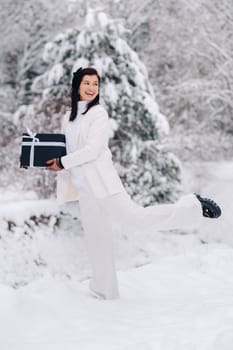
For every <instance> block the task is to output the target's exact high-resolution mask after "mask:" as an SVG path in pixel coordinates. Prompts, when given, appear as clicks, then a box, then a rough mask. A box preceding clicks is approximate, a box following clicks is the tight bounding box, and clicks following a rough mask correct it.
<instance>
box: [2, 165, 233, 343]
mask: <svg viewBox="0 0 233 350" xmlns="http://www.w3.org/2000/svg"><path fill="white" fill-rule="evenodd" d="M232 169H233V163H232V162H218V163H213V162H212V163H211V162H209V163H189V164H185V166H184V175H185V178H186V182H187V183H186V191H189V190H192V191H194V190H195V191H196V190H197V191H199V193H202V194H205V195H206V196H210V197H211V198H214V199H215V200H216V201H218V203H219V204H220V205H221V206H222V208H223V217H222V218H220V219H218V220H208V219H204V218H203V225H202V226H201V228H200V232H194V233H183V234H177V233H175V232H170V233H169V232H168V233H165V234H164V233H163V234H158V235H157V236H156V237H153V239H152V237H151V236H150V235H147V233H146V232H145V236H144V235H143V237H139V236H137V235H135V236H134V237H133V238H132V239H131V241H130V239H129V242H127V240H125V241H122V242H120V241H118V242H117V246H118V248H120V249H121V252H118V258H119V260H121V261H120V263H119V262H118V277H119V285H120V291H121V298H120V299H119V300H115V301H111V300H105V301H101V300H98V299H95V298H93V297H92V296H91V295H90V294H89V289H88V283H89V276H88V271H87V270H88V269H87V270H85V269H86V265H85V263H84V260H83V256H84V255H85V251H84V250H83V252H82V253H80V252H81V250H80V247H79V245H80V244H81V241H82V237H81V236H79V237H77V236H76V241H75V240H74V237H72V234H71V233H70V231H69V230H68V229H66V230H64V233H63V235H62V237H60V240H61V241H60V243H59V237H58V236H57V238H56V239H54V238H53V235H52V232H51V230H52V225H50V226H48V227H47V233H46V234H45V233H44V236H43V230H42V229H41V227H40V228H38V231H39V236H37V239H35V242H34V249H37V250H38V249H39V248H38V246H39V247H40V248H41V247H42V248H43V249H42V250H41V251H40V253H44V252H45V250H46V249H47V256H48V257H49V256H50V260H51V261H50V269H47V270H46V269H44V270H41V274H40V275H38V276H36V278H34V279H33V278H31V280H30V281H27V283H25V285H24V286H21V287H20V288H12V287H11V286H10V285H9V283H7V279H5V282H4V280H3V278H2V277H3V276H1V280H2V282H1V284H0V300H1V313H0V329H1V333H0V347H1V348H2V349H4V350H14V349H17V350H27V349H28V350H29V349H32V348H33V349H35V350H42V349H43V350H53V349H54V350H55V349H56V350H63V349H68V350H73V349H74V350H76V349H77V348H79V349H82V350H100V349H101V350H105V349H106V350H219V349H221V350H231V349H232V344H233V336H232V334H233V298H232V293H233V280H232V278H231V276H232V274H233V240H232V238H231V236H233V235H232V223H233V222H232V214H231V213H232V207H233V206H232V203H231V199H232V195H233V186H232V183H233V182H232V180H233V172H232ZM20 197H22V196H21V194H18V197H17V193H15V194H11V193H10V192H4V191H2V192H1V203H0V208H1V222H2V220H3V219H4V218H6V217H8V218H11V220H15V221H18V220H19V217H21V221H22V220H23V219H25V218H26V217H27V216H30V215H32V214H33V213H37V215H39V214H40V213H45V212H46V213H53V214H54V215H56V213H57V211H58V208H57V207H56V205H55V203H54V202H53V201H52V200H51V201H50V200H47V201H39V200H36V198H35V195H34V194H33V192H31V193H28V194H27V195H26V198H25V199H24V200H19V198H20ZM22 208H23V209H24V210H23V209H22ZM63 209H64V208H63ZM18 222H19V221H18ZM76 225H77V223H76ZM2 230H3V227H2V226H1V231H2ZM9 235H12V234H11V233H10V232H9V231H8V236H9ZM2 238H4V239H1V241H2V243H3V241H4V242H5V243H6V237H2ZM118 238H119V237H118ZM7 239H8V243H10V242H12V241H10V237H7ZM121 239H122V237H121ZM200 239H202V240H203V241H205V244H202V243H201V242H200ZM69 240H70V243H69ZM24 243H25V242H24ZM131 244H132V246H131V247H130V245H131ZM133 244H134V246H133ZM28 247H29V246H28ZM5 248H6V246H5ZM8 248H9V247H8ZM10 248H11V250H12V252H11V253H15V252H16V249H15V248H16V247H14V246H12V247H10ZM124 249H125V250H124ZM140 249H141V250H140ZM54 251H55V253H54ZM9 253H10V250H9V251H8V254H9ZM30 254H32V252H31V251H30V250H29V251H28V259H29V255H30ZM56 254H57V255H56ZM1 255H2V254H1ZM66 255H67V256H66ZM133 255H134V256H133ZM65 256H66V257H65ZM70 256H71V259H69V258H70ZM54 257H55V258H56V259H57V260H56V259H55V260H54ZM11 259H12V260H13V261H14V260H15V261H16V262H17V266H19V265H20V263H21V262H20V256H19V255H18V256H16V255H14V254H13V255H12V256H11ZM72 259H73V260H75V259H76V263H75V264H74V266H75V268H77V271H76V272H77V275H78V274H81V273H80V272H81V270H83V271H82V272H83V275H82V278H80V276H77V275H76V277H75V271H73V276H72V273H71V278H70V277H69V278H68V277H67V275H66V271H65V268H66V267H65V265H66V264H68V265H69V263H70V262H71V260H72ZM28 261H29V265H30V260H28ZM3 264H4V262H3V260H1V266H2V267H3V266H4V265H3ZM8 264H9V257H8ZM51 265H53V269H51ZM12 266H14V265H12ZM62 266H64V271H63V272H64V273H63V272H62V271H61V270H62ZM74 266H73V267H74ZM8 267H9V266H8ZM28 268H29V267H28ZM74 270H75V269H74ZM22 272H23V271H20V269H19V270H18V273H19V274H20V273H22ZM5 273H6V271H5ZM12 273H13V271H12ZM8 282H9V281H8ZM28 282H30V283H28Z"/></svg>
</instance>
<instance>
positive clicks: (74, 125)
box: [65, 101, 88, 187]
mask: <svg viewBox="0 0 233 350" xmlns="http://www.w3.org/2000/svg"><path fill="white" fill-rule="evenodd" d="M87 104H88V101H79V102H78V113H77V117H76V118H75V120H73V121H71V122H68V123H67V126H66V129H65V136H66V150H67V154H69V153H72V152H75V151H76V150H77V129H78V127H79V118H80V115H81V114H82V113H83V112H84V111H85V110H86V108H87ZM69 171H70V173H71V176H72V179H73V182H74V184H75V185H76V186H77V187H80V186H81V185H82V184H84V169H83V167H82V166H76V167H74V168H71V169H69Z"/></svg>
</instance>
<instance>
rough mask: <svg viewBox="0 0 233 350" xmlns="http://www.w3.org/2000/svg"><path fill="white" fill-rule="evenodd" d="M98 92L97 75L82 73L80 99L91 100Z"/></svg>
mask: <svg viewBox="0 0 233 350" xmlns="http://www.w3.org/2000/svg"><path fill="white" fill-rule="evenodd" d="M98 93H99V80H98V77H97V75H84V76H83V78H82V81H81V84H80V86H79V96H80V101H91V100H93V99H94V98H95V97H96V96H97V95H98Z"/></svg>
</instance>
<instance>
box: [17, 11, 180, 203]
mask: <svg viewBox="0 0 233 350" xmlns="http://www.w3.org/2000/svg"><path fill="white" fill-rule="evenodd" d="M123 33H124V28H123V26H122V25H121V23H119V22H118V21H114V20H111V19H109V18H108V17H107V16H106V14H105V13H103V12H101V11H98V10H89V11H88V13H87V15H86V19H85V25H84V26H83V29H82V30H77V29H70V30H68V31H65V32H64V33H60V34H59V35H57V36H56V37H55V39H54V40H53V41H51V42H48V43H47V44H46V45H45V48H44V52H43V60H44V65H45V67H46V69H45V72H44V74H42V75H40V76H38V77H37V78H36V79H35V80H34V82H33V84H32V91H33V93H34V94H35V96H37V101H36V102H35V103H34V104H32V105H30V106H27V107H25V106H22V107H21V108H20V109H19V110H18V112H17V114H16V117H17V116H18V117H19V116H21V117H19V119H20V120H22V121H23V125H24V126H25V127H26V126H28V127H30V128H32V129H33V131H34V132H39V131H40V132H41V131H44V132H48V131H52V132H55V131H58V130H59V125H60V123H61V115H62V114H63V112H64V105H65V104H66V102H68V101H69V89H70V83H71V78H72V72H73V71H75V70H76V69H77V68H78V67H80V66H82V67H86V66H94V67H95V68H97V70H98V72H99V74H100V76H101V78H102V82H101V97H102V101H101V102H102V103H103V104H105V106H106V108H107V110H108V112H109V116H110V121H111V124H112V135H111V136H112V137H111V140H110V147H111V150H112V153H113V160H114V162H115V164H116V167H117V169H118V172H119V174H120V176H121V178H122V180H123V183H124V185H125V187H126V189H127V191H128V193H129V194H130V195H131V197H132V198H133V199H134V200H135V201H136V202H138V203H139V204H141V205H148V204H151V203H153V202H155V201H157V202H168V201H172V200H173V199H174V198H175V197H176V194H177V190H178V189H179V184H180V167H179V162H178V161H177V160H176V158H175V157H174V156H173V155H172V154H170V153H168V152H166V151H165V150H164V149H163V146H162V139H163V137H164V136H165V135H166V134H167V133H168V131H169V126H168V123H167V120H166V118H165V117H164V116H163V115H162V114H161V113H160V111H159V108H158V105H157V104H156V102H155V98H154V94H153V90H152V87H151V84H150V82H149V80H150V77H149V76H148V72H147V69H146V67H145V65H144V64H143V63H142V62H141V61H140V60H139V58H138V55H137V54H136V52H135V51H133V50H132V49H131V48H130V47H129V46H128V44H127V43H126V41H125V40H124V39H122V37H121V36H122V34H123ZM16 119H17V118H16Z"/></svg>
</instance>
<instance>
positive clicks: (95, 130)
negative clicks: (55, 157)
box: [57, 105, 125, 203]
mask: <svg viewBox="0 0 233 350" xmlns="http://www.w3.org/2000/svg"><path fill="white" fill-rule="evenodd" d="M69 115H70V112H67V113H66V114H65V115H64V119H63V122H62V128H61V131H62V133H65V128H66V125H67V123H72V122H69ZM79 118H80V120H79V121H78V123H79V124H78V128H77V151H75V152H72V153H69V154H67V155H66V156H63V157H62V158H61V160H62V164H63V166H64V169H63V170H61V171H58V173H57V200H58V202H60V203H63V202H66V201H74V200H78V198H79V194H78V188H77V186H75V185H74V183H73V181H72V176H71V173H70V171H69V169H71V168H73V167H77V166H82V167H83V168H84V170H85V174H86V179H87V181H88V183H89V186H90V187H91V189H92V191H93V193H94V195H95V196H96V197H97V198H103V197H107V196H109V195H112V194H115V193H119V192H122V191H125V189H124V186H123V184H122V182H121V179H120V177H119V175H118V173H117V171H116V169H115V167H114V165H113V162H112V154H111V151H110V149H109V147H108V142H109V137H110V124H109V118H108V113H107V111H106V110H105V109H104V107H103V106H101V105H96V106H93V107H92V108H91V109H89V111H88V112H87V113H86V114H84V115H80V116H79Z"/></svg>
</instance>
